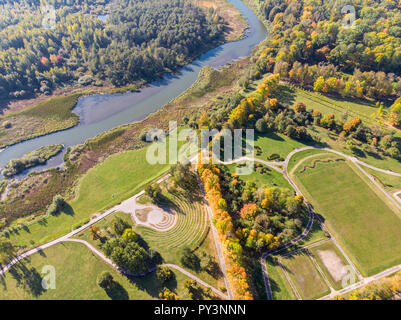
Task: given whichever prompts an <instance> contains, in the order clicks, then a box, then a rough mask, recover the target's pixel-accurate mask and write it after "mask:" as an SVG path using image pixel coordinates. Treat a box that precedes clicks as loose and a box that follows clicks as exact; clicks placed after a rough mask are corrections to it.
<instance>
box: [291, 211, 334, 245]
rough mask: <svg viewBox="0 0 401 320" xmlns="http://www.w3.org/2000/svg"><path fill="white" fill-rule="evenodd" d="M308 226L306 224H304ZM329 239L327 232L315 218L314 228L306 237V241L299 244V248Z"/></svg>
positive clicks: (303, 240)
mask: <svg viewBox="0 0 401 320" xmlns="http://www.w3.org/2000/svg"><path fill="white" fill-rule="evenodd" d="M304 225H306V223H304ZM325 239H327V234H326V232H325V231H324V230H323V229H322V228H321V227H320V224H319V222H318V221H317V218H316V217H315V218H314V220H313V224H312V228H311V229H310V231H309V233H308V234H307V235H306V237H305V238H304V239H302V240H301V241H299V242H298V243H297V247H298V246H299V247H306V246H309V245H311V244H314V243H316V242H319V241H322V240H325Z"/></svg>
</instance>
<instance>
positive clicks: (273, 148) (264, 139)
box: [255, 133, 306, 161]
mask: <svg viewBox="0 0 401 320" xmlns="http://www.w3.org/2000/svg"><path fill="white" fill-rule="evenodd" d="M305 146H306V145H305V144H303V143H301V142H299V141H296V140H293V139H291V138H289V137H287V136H285V135H283V134H280V133H267V134H263V135H260V134H255V147H260V148H261V149H262V154H261V156H257V157H258V158H260V159H262V160H267V161H268V157H269V156H271V155H272V154H278V155H280V157H282V158H285V157H286V156H287V155H288V154H289V153H290V152H291V151H292V150H294V149H296V148H302V147H305Z"/></svg>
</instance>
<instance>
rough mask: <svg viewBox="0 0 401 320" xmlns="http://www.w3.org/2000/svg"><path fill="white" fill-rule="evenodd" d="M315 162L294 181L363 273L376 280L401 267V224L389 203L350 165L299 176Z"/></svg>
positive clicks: (332, 164) (325, 165)
mask: <svg viewBox="0 0 401 320" xmlns="http://www.w3.org/2000/svg"><path fill="white" fill-rule="evenodd" d="M325 158H327V155H322V159H325ZM315 159H316V157H314V158H313V159H309V160H306V161H305V162H304V163H302V164H301V165H300V166H298V167H297V168H296V170H295V172H294V174H293V175H292V177H293V179H294V181H295V182H296V183H297V185H298V186H299V187H300V189H301V190H302V192H303V193H304V195H305V196H306V198H307V199H308V200H309V201H310V202H311V203H312V204H313V206H314V208H315V210H316V211H317V213H319V214H320V215H321V216H323V218H324V219H325V224H326V225H327V227H328V228H329V230H330V232H332V233H333V235H334V236H335V237H336V239H337V240H338V241H339V242H340V244H341V246H342V248H343V249H344V250H345V251H346V252H347V254H348V255H349V256H350V258H351V259H352V260H353V261H354V263H355V265H356V266H357V268H358V269H359V270H360V272H361V273H362V274H363V275H365V276H366V275H373V274H376V273H378V272H380V271H381V270H384V269H387V268H389V267H391V266H393V265H396V264H399V263H401V237H400V230H401V219H400V218H399V217H398V216H397V214H396V211H395V210H396V209H393V207H392V205H391V203H390V202H389V201H388V199H387V198H386V197H385V196H384V195H383V194H381V193H380V191H379V190H376V188H375V187H374V185H373V184H372V183H370V182H369V181H368V180H367V179H366V177H364V176H363V175H362V173H360V171H359V170H358V169H357V168H356V167H354V165H353V164H351V163H348V162H344V161H343V162H330V163H321V162H320V163H317V165H316V167H315V168H314V169H307V170H305V171H304V172H303V173H300V172H299V171H300V170H302V168H303V167H304V165H308V164H309V165H310V164H311V163H312V162H313V161H314V160H315ZM393 210H394V211H393ZM397 213H398V212H397Z"/></svg>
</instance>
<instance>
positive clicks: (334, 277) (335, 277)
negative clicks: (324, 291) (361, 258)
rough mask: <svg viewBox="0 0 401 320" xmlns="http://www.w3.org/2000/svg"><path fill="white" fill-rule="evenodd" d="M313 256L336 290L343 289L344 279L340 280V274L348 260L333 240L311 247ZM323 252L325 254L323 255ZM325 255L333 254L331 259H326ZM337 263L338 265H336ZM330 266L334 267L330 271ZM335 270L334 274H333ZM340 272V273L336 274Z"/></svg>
mask: <svg viewBox="0 0 401 320" xmlns="http://www.w3.org/2000/svg"><path fill="white" fill-rule="evenodd" d="M309 251H310V252H311V254H312V255H313V257H314V258H315V260H316V262H317V264H318V265H319V266H320V268H321V269H322V271H323V272H324V274H325V275H326V277H327V278H328V279H329V281H330V284H331V285H332V287H333V288H334V289H336V290H340V289H342V280H339V274H340V273H341V271H342V267H344V266H347V265H348V262H347V260H346V259H345V258H344V256H343V255H342V254H341V252H340V250H338V248H337V247H336V245H335V244H334V243H333V242H332V241H328V242H325V243H323V244H320V245H318V246H316V247H312V248H310V249H309ZM322 252H323V256H322ZM325 255H331V256H330V257H329V258H333V259H332V261H331V260H327V259H326V260H324V259H325V258H323V257H324V256H325ZM335 263H337V265H335ZM330 268H333V269H332V270H331V272H330V270H329V269H330ZM333 272H334V274H332V273H333ZM336 272H338V274H336Z"/></svg>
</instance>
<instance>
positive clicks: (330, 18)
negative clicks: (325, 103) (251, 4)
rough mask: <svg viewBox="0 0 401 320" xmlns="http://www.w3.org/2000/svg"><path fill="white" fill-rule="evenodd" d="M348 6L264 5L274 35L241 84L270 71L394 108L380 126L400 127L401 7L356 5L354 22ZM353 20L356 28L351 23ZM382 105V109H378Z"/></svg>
mask: <svg viewBox="0 0 401 320" xmlns="http://www.w3.org/2000/svg"><path fill="white" fill-rule="evenodd" d="M347 4H348V3H347V2H346V1H334V0H330V1H319V0H305V1H292V0H261V1H260V2H259V10H260V12H261V14H262V15H263V16H264V18H265V19H266V21H267V23H268V24H269V28H270V34H269V37H268V39H267V41H266V45H265V46H264V49H263V51H262V52H260V55H259V56H258V57H257V58H254V62H255V65H254V67H253V68H252V69H251V70H250V71H249V73H248V75H246V76H244V77H243V79H242V80H241V82H242V84H243V86H244V87H245V88H246V87H247V86H248V84H249V83H250V81H252V80H255V79H258V78H260V77H261V75H263V74H265V73H266V72H272V73H275V74H279V75H280V77H281V79H282V80H284V81H287V82H291V83H292V84H294V85H296V86H299V87H303V88H305V89H308V90H314V91H316V92H321V93H323V94H331V95H337V96H341V97H342V98H357V99H369V100H374V101H382V102H384V103H385V104H386V105H392V107H391V108H390V109H389V110H385V111H384V112H383V110H382V109H381V108H378V109H379V110H378V114H379V115H380V117H381V118H383V119H381V120H380V121H382V120H383V121H388V123H390V124H391V125H394V126H397V127H399V126H401V105H400V102H399V100H397V101H396V99H397V97H399V96H400V95H401V4H400V3H399V2H398V1H374V0H358V1H353V2H352V5H353V6H354V8H355V20H353V19H352V18H353V17H352V16H351V14H342V13H341V10H342V8H343V7H344V6H345V5H347ZM351 20H352V21H353V23H352V24H351V25H349V23H350V22H351ZM379 105H380V104H379Z"/></svg>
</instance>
